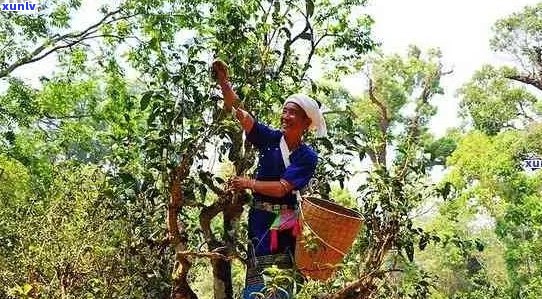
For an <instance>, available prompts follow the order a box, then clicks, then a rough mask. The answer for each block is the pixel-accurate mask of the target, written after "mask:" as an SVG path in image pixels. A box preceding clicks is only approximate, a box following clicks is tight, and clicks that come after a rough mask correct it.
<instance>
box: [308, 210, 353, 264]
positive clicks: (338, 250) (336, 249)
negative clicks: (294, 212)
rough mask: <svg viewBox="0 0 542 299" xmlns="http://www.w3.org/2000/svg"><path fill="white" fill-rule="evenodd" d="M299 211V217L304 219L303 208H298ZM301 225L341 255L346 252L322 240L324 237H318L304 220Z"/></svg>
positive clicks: (344, 254)
mask: <svg viewBox="0 0 542 299" xmlns="http://www.w3.org/2000/svg"><path fill="white" fill-rule="evenodd" d="M299 211H300V214H301V219H303V220H304V219H305V216H304V215H303V209H302V208H300V209H299ZM303 226H306V227H307V228H308V229H309V230H310V231H311V232H312V233H313V234H314V235H315V236H316V238H318V240H320V241H321V242H322V243H324V245H326V246H327V247H329V248H331V249H333V250H335V251H336V252H338V253H340V254H342V256H343V257H344V256H346V253H344V252H342V251H341V250H340V249H338V248H337V247H335V246H333V245H331V244H329V243H328V242H326V240H324V238H322V237H320V236H319V235H318V234H317V233H316V232H315V231H314V230H313V229H312V227H311V226H310V225H309V224H308V223H306V222H305V221H303Z"/></svg>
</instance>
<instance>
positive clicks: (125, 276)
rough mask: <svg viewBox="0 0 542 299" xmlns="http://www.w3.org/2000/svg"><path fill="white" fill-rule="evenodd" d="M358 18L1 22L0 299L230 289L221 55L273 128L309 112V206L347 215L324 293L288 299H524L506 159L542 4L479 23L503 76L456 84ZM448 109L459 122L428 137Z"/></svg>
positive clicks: (145, 5) (236, 254)
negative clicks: (313, 158) (322, 133)
mask: <svg viewBox="0 0 542 299" xmlns="http://www.w3.org/2000/svg"><path fill="white" fill-rule="evenodd" d="M487 5H489V4H487ZM368 6H369V4H368V3H366V1H363V0H359V1H355V0H354V1H328V0H322V1H313V0H307V1H275V0H270V1H233V0H219V1H195V0H194V1H192V0H191V1H174V0H138V1H135V0H125V1H117V2H114V3H112V4H111V3H110V4H108V5H105V6H103V7H101V8H100V9H99V11H98V14H96V15H97V17H96V20H94V21H90V22H88V23H87V24H84V23H82V22H78V20H77V17H78V16H80V15H82V14H85V13H87V12H88V10H86V9H88V2H84V3H83V2H82V1H78V0H58V1H56V0H51V1H46V2H43V3H40V11H39V13H21V12H6V11H2V12H1V13H0V19H1V20H2V22H1V23H0V56H1V57H2V59H1V60H0V63H1V64H0V80H2V83H1V84H2V93H1V95H0V297H2V298H168V297H169V298H236V297H237V296H238V294H239V293H240V291H241V288H242V285H243V278H244V265H243V263H244V259H245V258H246V254H245V248H244V244H246V228H245V217H246V213H243V210H244V209H246V207H245V203H246V202H248V201H249V199H250V194H248V193H241V194H231V193H228V192H225V185H224V182H225V181H226V180H227V179H228V177H230V176H232V175H234V174H250V173H252V171H253V168H254V161H255V158H256V153H255V152H254V149H253V148H251V147H250V145H248V144H246V143H245V142H244V141H243V139H242V134H241V133H240V129H239V127H238V126H237V125H236V124H235V122H234V121H233V120H232V119H231V117H230V116H229V115H226V114H224V113H223V112H222V110H221V99H220V97H219V93H218V91H217V89H216V86H215V84H214V81H213V80H212V77H211V76H210V73H209V65H210V63H211V62H212V60H213V59H215V58H221V59H223V60H225V61H227V62H228V63H229V65H230V68H231V71H232V75H233V79H232V81H233V83H234V87H235V88H236V90H237V91H238V93H239V95H240V97H241V100H242V101H243V103H244V105H245V107H247V109H249V110H250V111H251V113H253V114H254V115H255V116H257V117H258V118H259V119H262V120H264V121H266V122H268V123H271V124H275V125H276V124H277V122H278V119H277V115H278V114H277V111H279V107H280V105H281V101H282V100H283V99H284V98H285V97H286V96H287V95H288V94H290V93H293V92H298V91H303V92H306V93H308V94H310V95H312V96H313V97H315V98H317V99H319V100H320V101H322V102H323V103H324V105H325V107H326V109H327V112H326V119H327V120H328V127H329V128H330V134H329V137H328V138H322V139H317V138H314V137H312V136H311V137H309V139H308V141H309V142H310V143H312V144H314V145H315V147H316V148H317V149H318V151H319V153H320V157H321V159H320V163H319V167H318V169H317V174H316V178H317V180H316V183H314V184H312V186H311V189H310V190H308V192H312V193H317V194H318V195H319V196H321V197H323V198H328V199H332V200H335V201H337V202H339V203H340V204H342V205H345V206H348V207H350V208H353V209H355V210H357V211H358V212H359V213H360V214H361V215H363V218H364V226H363V229H362V231H361V232H360V234H359V236H358V238H357V239H356V241H355V242H354V245H353V248H352V250H351V251H350V252H349V254H348V255H347V257H346V258H345V260H344V262H343V263H342V264H340V265H338V269H337V273H336V276H335V277H334V279H332V280H330V281H328V282H325V283H322V282H316V281H308V282H307V283H305V284H303V285H298V291H299V293H298V295H297V297H298V298H538V297H539V295H540V294H542V260H540V258H539V256H540V254H539V253H540V251H541V249H542V241H541V239H540V235H541V231H542V203H541V202H540V191H541V187H542V186H541V183H542V181H541V177H540V173H539V172H537V171H530V170H526V169H525V168H524V167H522V162H523V160H525V159H526V158H530V157H532V156H535V157H536V156H538V155H540V154H541V150H542V143H541V141H540V139H539V138H538V136H541V134H542V127H541V125H540V113H541V108H542V106H541V105H540V103H541V102H540V101H539V97H540V90H541V89H542V47H541V46H542V45H541V44H540V43H541V40H542V36H541V34H542V33H541V32H542V4H537V3H533V4H532V5H530V6H527V7H524V8H519V9H518V10H516V11H510V12H509V13H508V14H507V15H505V16H503V17H502V18H500V19H499V20H497V21H496V22H495V23H494V24H492V27H491V29H492V35H491V37H490V39H489V40H488V41H487V42H489V44H490V47H491V50H493V51H494V52H495V53H498V54H499V55H501V56H502V57H507V63H504V64H500V65H483V66H481V67H480V68H479V69H477V70H476V71H474V72H473V73H472V74H471V76H470V79H468V80H466V81H465V82H462V84H461V85H460V88H459V89H456V88H447V86H445V84H443V82H444V81H445V80H446V78H447V76H451V75H452V74H453V71H454V68H453V63H451V64H449V63H444V61H445V53H444V54H443V52H441V50H439V49H438V48H422V47H419V46H417V45H412V46H409V47H406V48H405V49H403V50H402V51H399V52H398V53H390V52H389V51H384V50H383V49H386V45H385V43H384V44H381V43H380V42H379V37H378V35H375V34H372V33H371V32H372V29H373V27H376V28H378V27H377V25H375V23H374V22H375V21H376V22H377V23H376V24H378V19H377V18H373V17H372V16H371V13H370V12H371V10H370V9H368ZM92 14H93V15H94V14H95V13H94V12H93V13H92ZM428 17H429V16H428ZM397 26H401V25H400V24H398V25H397ZM472 29H473V30H475V29H476V28H472ZM455 42H456V43H458V44H461V43H464V41H462V40H460V39H458V40H456V41H455ZM423 46H424V47H425V46H426V45H423ZM435 46H436V47H438V46H439V45H435ZM464 47H466V48H467V49H468V47H469V44H468V43H466V42H465V43H464ZM473 51H475V50H474V49H473ZM446 61H447V60H446ZM44 62H48V63H49V64H52V66H51V65H47V63H44ZM49 70H51V71H50V72H49ZM23 71H26V72H30V73H34V72H35V73H45V74H43V75H41V76H40V77H39V78H38V79H39V80H36V81H33V80H29V79H27V78H25V76H24V73H23ZM345 78H348V81H350V82H355V83H350V85H355V86H356V87H357V88H358V91H356V92H353V91H352V88H347V87H348V86H346V87H345V84H344V81H345ZM346 85H348V83H347V84H346ZM450 98H454V99H456V101H457V102H458V103H459V105H458V107H459V112H460V114H459V116H460V120H461V122H460V123H459V124H458V125H457V127H454V128H450V129H448V130H446V131H445V132H442V133H441V134H440V133H439V134H435V133H434V132H432V130H431V128H432V126H433V124H434V122H435V119H436V120H437V121H438V117H437V118H436V116H437V115H438V114H437V113H439V111H438V110H439V108H441V110H442V109H443V107H444V112H442V111H440V113H444V114H451V111H449V110H447V109H446V105H444V106H443V105H440V104H439V101H445V100H446V99H450ZM436 174H438V175H436ZM288 275H289V273H284V272H282V271H277V270H272V271H270V272H269V277H270V282H269V285H268V287H269V288H268V289H269V290H276V289H277V285H280V281H281V280H284V279H289V276H288Z"/></svg>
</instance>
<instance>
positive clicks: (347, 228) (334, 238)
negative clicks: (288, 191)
mask: <svg viewBox="0 0 542 299" xmlns="http://www.w3.org/2000/svg"><path fill="white" fill-rule="evenodd" d="M300 221H301V227H302V231H303V233H302V234H301V235H300V236H298V238H297V241H296V248H295V261H296V265H297V268H298V270H299V271H300V272H301V273H302V274H303V275H305V277H310V278H312V279H316V280H322V281H325V280H328V279H329V278H330V277H331V276H332V275H333V272H334V271H335V269H336V268H337V267H336V265H337V264H339V263H341V262H342V259H343V258H344V255H345V254H346V253H347V252H348V250H349V249H350V247H351V246H352V243H353V242H354V239H355V238H356V236H357V234H358V232H359V230H360V228H361V224H362V218H361V215H360V214H358V213H357V212H355V211H353V210H351V209H347V208H345V207H342V206H340V205H338V204H336V203H334V202H331V201H327V200H323V199H319V198H315V197H305V198H303V200H302V201H301V217H300Z"/></svg>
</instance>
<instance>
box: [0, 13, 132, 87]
mask: <svg viewBox="0 0 542 299" xmlns="http://www.w3.org/2000/svg"><path fill="white" fill-rule="evenodd" d="M120 12H121V9H120V8H119V9H117V10H114V11H111V12H108V13H107V14H105V15H104V16H103V18H102V19H101V20H99V21H98V22H96V23H95V24H92V25H90V26H89V27H87V28H86V29H85V30H83V31H81V32H79V33H76V32H70V33H66V34H63V35H59V34H57V35H54V36H53V37H52V39H51V40H48V41H45V42H44V43H43V44H41V45H40V46H38V47H37V48H36V49H34V50H33V51H32V52H30V53H29V54H28V55H26V56H24V57H22V58H20V59H18V60H16V61H15V62H13V63H12V64H11V65H9V66H7V67H6V68H4V69H2V70H0V78H4V77H6V76H8V75H9V74H10V73H12V72H13V71H15V70H16V69H17V68H19V67H21V66H24V65H27V64H30V63H33V62H36V61H39V60H41V59H43V58H45V57H47V56H49V55H50V54H52V53H54V52H56V51H58V50H61V49H65V48H69V47H72V46H74V45H76V44H78V43H80V42H82V41H83V40H85V39H88V37H89V36H91V35H92V34H94V33H96V32H97V31H98V27H99V26H100V25H103V24H111V23H114V22H116V21H119V20H125V19H129V18H131V17H133V16H136V15H135V14H134V15H128V16H123V17H119V18H113V19H112V20H108V18H110V17H111V16H113V15H116V14H118V13H120ZM59 43H65V44H59ZM46 49H49V50H47V51H46ZM44 51H46V52H45V53H42V52H44Z"/></svg>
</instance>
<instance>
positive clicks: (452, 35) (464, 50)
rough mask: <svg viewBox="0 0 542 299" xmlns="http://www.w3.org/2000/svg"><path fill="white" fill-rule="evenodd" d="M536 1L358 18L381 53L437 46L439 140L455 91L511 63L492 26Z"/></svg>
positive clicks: (423, 5)
mask: <svg viewBox="0 0 542 299" xmlns="http://www.w3.org/2000/svg"><path fill="white" fill-rule="evenodd" d="M104 2H107V3H109V4H111V5H115V3H116V2H118V1H103V0H102V1H100V0H83V5H82V9H81V10H80V11H79V13H78V14H77V15H76V16H75V17H74V20H76V22H75V24H74V28H85V27H86V26H88V25H90V24H92V23H94V22H95V21H96V20H97V19H98V17H99V14H98V13H97V10H98V7H99V6H100V3H104ZM537 2H539V1H537V0H369V5H368V6H367V7H364V8H362V9H361V10H360V11H359V13H364V14H369V15H370V16H371V17H372V18H373V19H374V20H375V24H374V27H373V36H374V38H375V39H376V40H377V41H379V42H380V43H381V44H382V50H383V51H384V52H385V53H400V54H405V53H406V50H407V47H408V45H410V44H413V45H416V46H418V47H420V48H421V49H422V50H426V49H429V48H435V47H438V48H440V49H441V51H442V53H443V61H444V64H445V67H446V69H451V70H453V73H452V74H450V75H447V76H446V77H444V78H443V80H442V85H443V87H444V90H445V94H444V95H443V96H437V97H435V103H438V108H439V109H438V113H437V115H436V116H435V118H434V119H433V121H432V122H431V130H432V132H433V133H434V134H435V135H437V136H442V135H444V134H445V133H446V130H447V128H450V127H454V126H459V124H460V120H459V119H458V117H457V111H458V102H459V100H458V99H457V96H456V90H457V89H458V88H459V87H460V86H461V85H462V84H464V83H465V82H467V81H468V80H469V79H470V77H471V76H472V74H473V73H474V71H476V70H477V69H479V68H480V66H482V65H483V64H485V63H490V64H494V65H502V64H510V63H512V62H513V61H511V60H510V59H509V58H508V57H506V56H505V55H503V54H497V53H494V52H493V51H491V50H490V49H489V40H490V38H491V36H492V32H491V27H492V25H493V24H494V23H495V22H496V21H497V20H498V19H500V18H503V17H506V16H508V15H510V14H511V13H513V12H516V11H520V10H522V8H523V7H525V6H526V5H534V4H536V3H537ZM55 64H56V58H55V56H50V57H48V58H46V59H44V60H43V61H40V62H39V63H36V64H32V65H28V66H25V67H22V68H21V69H19V70H17V71H16V72H15V74H16V75H18V76H21V77H23V78H26V79H27V80H28V81H29V82H31V83H33V85H39V80H38V78H39V76H42V75H49V74H51V72H52V71H53V70H54V67H55ZM359 80H361V79H360V78H349V79H346V80H345V81H344V83H345V85H346V87H347V88H348V89H349V90H350V91H351V92H352V93H353V94H359V93H361V92H363V90H362V89H361V88H363V87H364V84H359Z"/></svg>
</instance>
